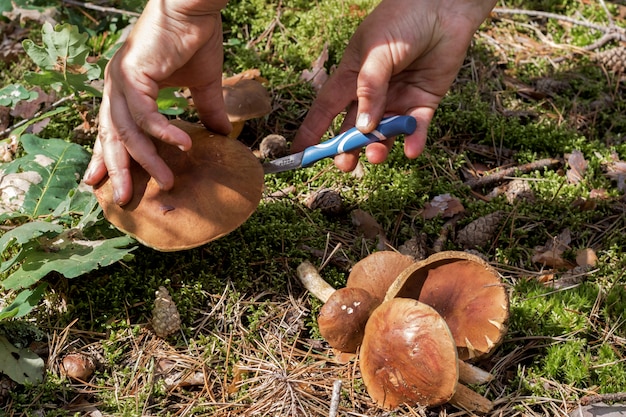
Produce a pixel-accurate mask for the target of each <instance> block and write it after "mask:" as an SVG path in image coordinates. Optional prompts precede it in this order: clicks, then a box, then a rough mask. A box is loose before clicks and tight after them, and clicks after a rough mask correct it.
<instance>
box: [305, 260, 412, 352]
mask: <svg viewBox="0 0 626 417" xmlns="http://www.w3.org/2000/svg"><path fill="white" fill-rule="evenodd" d="M412 263H413V260H412V259H411V258H410V257H408V256H405V255H402V254H399V253H397V252H392V251H380V252H374V253H372V254H371V255H368V256H367V257H365V258H363V259H361V260H360V261H359V262H357V263H356V264H355V265H354V266H353V267H352V271H350V275H349V276H348V280H347V283H346V288H340V289H338V290H335V289H334V288H332V287H331V286H330V285H328V284H326V282H325V281H324V280H323V279H322V278H321V277H319V274H317V271H316V270H315V267H314V266H313V265H311V264H308V265H306V266H302V265H301V268H308V269H309V270H310V271H309V272H307V273H304V274H301V273H300V272H302V271H299V275H301V276H305V277H306V276H314V277H319V279H318V278H315V279H313V280H312V287H308V286H307V285H308V284H305V287H306V288H307V289H309V291H310V292H311V293H313V295H315V296H316V297H317V298H319V299H320V300H322V301H323V302H324V305H323V306H322V308H321V309H320V313H319V316H318V319H317V323H318V326H319V330H320V334H321V335H322V337H324V339H326V341H327V342H328V344H329V345H330V346H331V347H332V348H334V349H336V350H338V351H339V352H343V353H354V352H356V351H357V348H358V346H359V345H360V344H361V340H362V339H363V332H364V331H365V323H366V322H367V319H368V318H369V315H370V313H371V312H372V311H373V310H374V308H376V307H377V306H378V305H380V303H382V301H383V298H384V297H385V293H386V292H387V289H388V288H389V285H391V283H392V282H394V280H395V279H396V277H397V276H398V274H399V273H400V272H401V271H403V270H404V269H406V267H408V266H409V265H410V264H412ZM301 279H302V278H301ZM324 284H326V286H325V285H324ZM320 286H321V287H322V288H320Z"/></svg>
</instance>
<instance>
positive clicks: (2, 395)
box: [0, 375, 17, 404]
mask: <svg viewBox="0 0 626 417" xmlns="http://www.w3.org/2000/svg"><path fill="white" fill-rule="evenodd" d="M16 386H17V382H15V381H13V380H12V379H11V378H9V377H8V376H6V375H0V403H2V404H4V403H6V402H7V401H8V399H9V396H10V395H11V392H12V391H13V390H14V389H15V387H16Z"/></svg>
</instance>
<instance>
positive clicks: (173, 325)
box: [152, 287, 180, 338]
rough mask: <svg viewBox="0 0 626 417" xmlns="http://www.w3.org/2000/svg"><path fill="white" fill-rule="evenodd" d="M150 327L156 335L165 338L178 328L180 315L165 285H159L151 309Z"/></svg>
mask: <svg viewBox="0 0 626 417" xmlns="http://www.w3.org/2000/svg"><path fill="white" fill-rule="evenodd" d="M152 329H153V330H154V333H156V335H157V336H159V337H162V338H166V337H167V336H169V335H171V334H172V333H175V332H177V331H178V330H180V315H179V314H178V309H177V308H176V304H174V301H172V297H170V293H169V292H168V291H167V289H165V287H159V289H158V290H157V292H156V299H155V300H154V309H153V310H152Z"/></svg>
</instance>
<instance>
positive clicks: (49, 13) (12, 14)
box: [2, 3, 58, 26]
mask: <svg viewBox="0 0 626 417" xmlns="http://www.w3.org/2000/svg"><path fill="white" fill-rule="evenodd" d="M57 14H58V10H57V9H56V8H55V7H45V8H43V7H34V8H24V7H19V6H18V5H16V4H15V3H13V8H12V10H10V11H7V12H2V15H3V16H5V17H8V18H9V20H12V21H17V20H19V22H20V25H22V26H23V25H24V23H25V22H26V21H27V20H32V21H34V22H36V23H40V24H44V23H50V24H51V25H53V26H54V25H56V23H57V21H56V20H55V16H56V15H57Z"/></svg>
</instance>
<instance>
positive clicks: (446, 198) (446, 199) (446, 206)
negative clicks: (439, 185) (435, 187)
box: [422, 194, 465, 220]
mask: <svg viewBox="0 0 626 417" xmlns="http://www.w3.org/2000/svg"><path fill="white" fill-rule="evenodd" d="M464 211H465V207H463V204H462V203H461V200H459V199H458V198H456V197H453V196H451V195H450V194H441V195H438V196H436V197H435V198H433V199H432V200H431V201H430V202H428V203H426V204H425V205H424V211H423V212H422V217H423V218H424V219H426V220H429V219H434V218H435V217H437V216H439V215H441V217H443V218H449V217H453V216H454V215H455V214H459V213H463V212H464Z"/></svg>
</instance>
